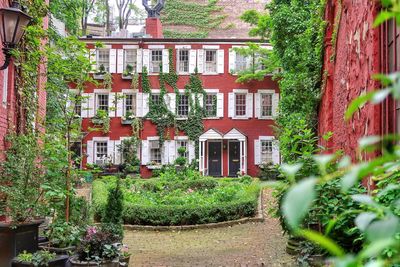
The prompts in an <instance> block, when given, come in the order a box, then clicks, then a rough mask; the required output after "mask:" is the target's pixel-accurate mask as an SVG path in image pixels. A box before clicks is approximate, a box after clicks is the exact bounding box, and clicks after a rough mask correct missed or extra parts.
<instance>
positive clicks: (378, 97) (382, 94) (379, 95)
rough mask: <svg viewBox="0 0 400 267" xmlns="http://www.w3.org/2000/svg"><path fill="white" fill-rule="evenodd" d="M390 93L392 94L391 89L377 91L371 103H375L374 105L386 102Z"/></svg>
mask: <svg viewBox="0 0 400 267" xmlns="http://www.w3.org/2000/svg"><path fill="white" fill-rule="evenodd" d="M390 92H391V90H390V89H383V90H379V91H376V92H375V94H373V96H372V98H371V103H373V104H379V103H381V102H382V101H383V100H385V99H386V98H387V97H388V95H389V94H390Z"/></svg>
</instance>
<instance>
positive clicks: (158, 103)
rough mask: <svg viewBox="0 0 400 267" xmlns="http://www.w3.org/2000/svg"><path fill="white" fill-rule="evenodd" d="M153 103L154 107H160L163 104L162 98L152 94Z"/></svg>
mask: <svg viewBox="0 0 400 267" xmlns="http://www.w3.org/2000/svg"><path fill="white" fill-rule="evenodd" d="M151 101H152V102H153V104H154V105H160V104H161V97H160V94H154V93H153V94H151Z"/></svg>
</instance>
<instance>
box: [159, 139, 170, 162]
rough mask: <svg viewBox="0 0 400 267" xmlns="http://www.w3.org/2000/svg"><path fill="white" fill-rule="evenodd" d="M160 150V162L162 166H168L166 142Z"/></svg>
mask: <svg viewBox="0 0 400 267" xmlns="http://www.w3.org/2000/svg"><path fill="white" fill-rule="evenodd" d="M160 149H161V153H162V155H163V157H162V159H161V162H162V164H163V165H164V164H168V161H169V146H168V143H167V142H164V144H163V145H162V147H160Z"/></svg>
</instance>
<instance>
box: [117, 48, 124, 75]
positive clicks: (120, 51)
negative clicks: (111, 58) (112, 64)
mask: <svg viewBox="0 0 400 267" xmlns="http://www.w3.org/2000/svg"><path fill="white" fill-rule="evenodd" d="M117 60H118V62H117V73H123V72H124V49H118V50H117Z"/></svg>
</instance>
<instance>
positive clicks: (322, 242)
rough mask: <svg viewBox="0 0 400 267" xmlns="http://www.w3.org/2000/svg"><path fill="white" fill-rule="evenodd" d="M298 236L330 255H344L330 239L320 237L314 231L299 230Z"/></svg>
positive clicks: (319, 234)
mask: <svg viewBox="0 0 400 267" xmlns="http://www.w3.org/2000/svg"><path fill="white" fill-rule="evenodd" d="M299 235H301V236H302V237H304V238H307V239H308V240H310V241H311V242H313V243H315V244H317V245H319V246H321V247H323V248H324V249H326V250H327V251H329V253H330V254H331V255H334V256H337V257H341V256H344V255H345V252H344V250H343V249H342V248H341V247H340V246H339V245H338V244H336V243H335V241H333V240H332V239H330V238H328V237H326V236H324V235H322V234H321V233H318V232H316V231H312V230H301V231H299Z"/></svg>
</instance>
